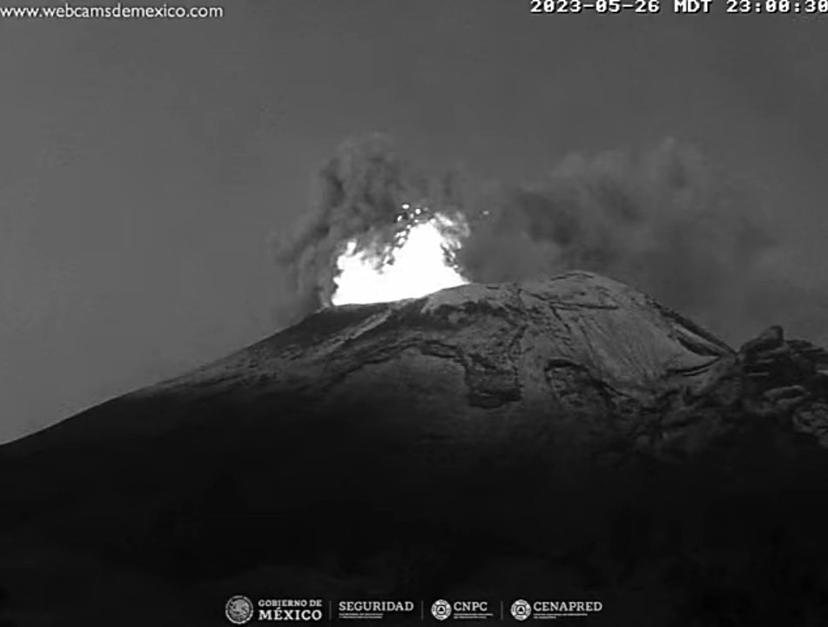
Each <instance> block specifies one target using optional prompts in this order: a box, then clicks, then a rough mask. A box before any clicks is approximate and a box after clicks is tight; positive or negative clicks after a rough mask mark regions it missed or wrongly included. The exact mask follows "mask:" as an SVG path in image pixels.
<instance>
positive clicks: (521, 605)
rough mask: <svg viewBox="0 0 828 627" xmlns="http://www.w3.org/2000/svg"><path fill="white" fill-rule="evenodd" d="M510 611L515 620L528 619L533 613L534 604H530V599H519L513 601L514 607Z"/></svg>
mask: <svg viewBox="0 0 828 627" xmlns="http://www.w3.org/2000/svg"><path fill="white" fill-rule="evenodd" d="M509 611H510V612H511V613H512V618H514V619H515V620H526V619H527V618H529V617H530V616H531V615H532V606H531V605H529V601H526V600H524V599H518V600H517V601H515V602H514V603H512V607H511V608H509Z"/></svg>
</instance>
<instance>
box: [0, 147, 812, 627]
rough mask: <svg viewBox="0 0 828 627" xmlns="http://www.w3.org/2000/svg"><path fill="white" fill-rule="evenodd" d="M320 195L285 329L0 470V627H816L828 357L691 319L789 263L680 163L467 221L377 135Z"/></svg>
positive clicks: (298, 258)
mask: <svg viewBox="0 0 828 627" xmlns="http://www.w3.org/2000/svg"><path fill="white" fill-rule="evenodd" d="M320 180H321V181H322V185H321V187H320V193H319V195H318V198H317V199H316V204H315V211H314V212H311V213H310V214H309V215H308V218H307V220H306V222H305V223H303V224H302V225H300V226H299V227H298V228H297V229H296V231H295V232H293V233H290V234H286V235H282V236H280V237H278V238H277V241H276V258H277V260H279V262H280V263H281V264H282V266H281V267H282V268H283V269H284V272H285V295H286V296H285V302H286V303H287V304H288V306H287V307H286V309H285V311H284V312H283V315H285V316H287V317H292V318H295V319H296V323H295V324H292V325H291V326H289V327H287V328H285V329H283V330H282V331H280V332H278V333H276V334H274V335H273V336H271V337H269V338H266V339H264V340H262V341H261V342H258V343H256V344H254V345H252V346H249V347H247V348H244V349H242V350H240V351H238V352H236V353H234V354H232V355H230V356H228V357H226V358H225V359H222V360H220V361H218V362H215V363H212V364H208V365H206V366H204V367H202V368H200V369H198V370H196V371H193V372H191V373H187V374H184V375H182V376H180V377H178V378H176V379H173V380H170V381H165V382H162V383H160V384H158V385H155V386H151V387H148V388H144V389H141V390H138V391H135V392H133V393H131V394H127V395H125V396H122V397H120V398H117V399H114V400H112V401H109V402H107V403H104V404H102V405H100V406H98V407H94V408H92V409H90V410H88V411H85V412H83V413H81V414H79V415H77V416H75V417H73V418H70V419H68V420H65V421H63V422H62V423H59V424H58V425H55V426H53V427H51V428H49V429H46V430H44V431H41V432H39V433H37V434H34V435H32V436H30V437H27V438H23V439H21V440H18V441H16V442H13V443H11V444H7V445H5V446H3V447H0V503H1V504H2V511H3V513H4V515H3V517H2V519H1V520H0V530H2V534H0V558H2V559H0V589H2V591H3V593H4V597H3V599H2V600H0V604H2V605H0V611H2V612H4V615H3V616H2V619H5V620H6V622H7V623H9V624H18V623H19V624H21V625H26V624H34V623H40V624H61V625H75V624H78V625H80V624H89V623H90V622H92V623H95V622H99V619H100V617H101V616H117V621H116V622H117V623H118V624H119V625H132V624H134V625H142V626H143V625H147V624H158V623H159V618H158V617H159V615H161V616H163V618H164V621H166V622H169V623H170V624H178V623H180V624H199V625H203V624H224V622H223V621H224V619H223V617H222V616H221V609H220V608H221V607H222V606H223V603H224V602H225V601H226V599H228V598H231V597H232V596H233V595H237V594H239V593H240V592H244V593H245V594H249V595H253V597H256V598H275V597H279V598H327V599H352V600H356V599H360V600H365V601H366V602H368V601H371V602H382V601H389V600H400V599H412V598H413V599H422V600H434V599H444V598H446V599H487V598H497V599H503V600H509V602H511V601H512V600H514V599H536V600H549V601H550V602H552V601H554V602H559V603H567V602H568V601H570V600H571V601H578V602H581V601H583V602H585V603H586V602H591V603H594V604H598V605H600V607H601V608H602V609H601V612H600V613H597V614H595V615H593V616H590V617H589V623H590V624H605V625H613V626H615V625H631V624H635V625H639V626H645V625H652V626H664V625H764V624H773V625H778V624H803V625H804V624H812V625H818V624H826V623H828V606H826V605H825V602H824V600H825V599H826V598H828V566H826V565H828V541H827V540H826V537H825V534H824V528H825V525H826V523H828V518H826V515H825V513H824V508H823V507H822V503H823V501H824V498H825V496H826V489H828V485H826V477H828V451H826V448H828V353H826V352H825V351H824V350H823V349H822V348H820V347H818V346H816V345H814V344H812V343H810V342H808V341H805V340H799V339H790V338H788V337H787V336H786V334H785V331H784V330H783V329H782V328H781V327H770V328H769V329H767V330H766V331H765V332H763V333H761V334H759V335H758V337H756V338H755V339H753V340H751V341H748V342H747V343H744V344H742V345H741V347H740V348H738V349H734V348H732V347H731V346H730V345H729V344H728V343H727V342H725V341H723V340H722V339H719V337H718V336H717V335H716V334H714V333H712V332H710V331H708V330H707V329H706V326H702V325H701V324H699V323H697V322H695V321H693V320H691V319H690V318H687V317H685V315H684V312H683V311H682V313H678V312H677V310H676V309H675V308H674V307H675V306H676V301H682V299H689V300H687V301H686V302H690V303H691V304H693V307H690V308H691V309H693V308H700V307H701V311H702V313H704V314H705V315H712V314H716V313H722V314H727V315H723V317H722V318H720V319H724V320H727V319H728V316H731V315H732V316H736V314H737V313H738V311H739V307H742V306H745V303H749V302H753V301H754V299H755V298H756V297H757V296H758V295H759V294H764V293H773V291H772V290H771V289H770V288H767V285H765V284H764V283H762V282H761V281H760V275H762V273H760V272H758V270H759V269H762V268H765V267H766V266H765V265H764V264H765V262H766V259H767V255H768V254H769V253H770V251H772V250H773V247H774V245H775V244H774V242H773V241H772V238H769V237H767V235H766V231H765V230H763V228H761V226H759V225H758V223H756V222H755V221H753V220H752V219H749V218H748V217H746V216H745V215H744V214H742V213H740V212H739V211H738V210H728V212H727V213H724V214H722V216H720V219H718V220H717V221H716V222H715V223H714V222H711V221H710V220H706V218H707V217H709V216H711V215H713V214H712V213H711V212H714V210H717V209H720V208H722V207H737V208H738V207H739V205H738V203H735V204H734V203H726V202H725V201H726V200H727V199H728V198H731V199H732V197H731V196H730V195H729V194H728V193H726V192H725V191H723V190H722V189H721V187H720V186H719V185H718V184H716V183H715V182H713V181H712V180H711V179H710V178H709V177H708V174H707V170H706V169H705V167H704V165H703V164H702V163H700V162H699V161H698V160H696V159H695V157H693V156H692V154H691V153H687V152H685V151H683V149H679V148H677V147H676V146H675V145H674V144H666V145H665V146H663V147H661V148H659V149H658V150H656V151H655V152H654V153H653V154H652V155H649V156H646V157H644V158H643V159H640V160H636V159H632V158H629V157H627V156H624V155H619V154H614V155H604V156H602V157H600V158H597V159H596V160H595V161H578V160H570V161H568V162H567V163H565V164H564V165H562V166H561V168H560V169H559V170H558V171H556V173H555V175H554V177H553V181H552V182H551V183H549V184H548V185H547V186H546V187H543V188H539V189H535V190H525V189H517V190H515V189H507V190H503V189H501V190H499V191H497V192H496V193H495V194H494V196H492V197H488V198H480V201H481V202H480V204H479V205H475V204H474V203H470V198H469V196H464V195H463V194H461V193H459V191H458V190H459V187H458V186H457V185H456V184H455V183H453V182H452V181H451V180H450V179H447V178H443V179H438V180H436V182H435V179H433V178H428V177H420V176H419V175H413V174H411V173H410V172H409V171H408V170H407V169H406V168H405V167H404V166H403V165H402V163H401V162H400V161H399V160H397V159H396V158H395V157H393V156H392V155H391V153H389V151H388V148H387V145H386V144H385V143H384V140H380V139H377V138H372V139H371V140H369V141H368V142H367V143H366V142H358V143H350V144H347V145H346V146H345V147H343V149H342V150H341V151H340V152H339V153H338V154H337V155H336V156H335V158H334V159H333V160H332V161H331V162H330V163H329V164H328V165H327V166H326V167H325V168H324V169H323V172H322V175H321V178H320ZM734 202H735V201H734ZM471 206H476V208H475V209H474V211H472V210H471V209H470V208H469V207H471ZM656 206H658V207H661V208H662V210H661V211H656V210H655V207H656ZM723 211H724V210H723ZM688 216H689V217H688ZM691 218H692V219H691ZM679 235H681V236H682V237H683V238H685V239H682V238H681V237H679ZM701 241H705V242H706V253H705V254H702V252H703V251H704V250H705V248H704V247H702V246H701V245H700V242H701ZM711 242H716V243H717V246H718V245H719V244H721V245H722V248H721V249H720V248H717V247H716V246H712V245H711ZM622 244H623V246H622ZM681 255H684V257H683V259H684V260H685V262H686V263H687V264H689V265H690V266H692V270H693V271H692V272H689V271H688V273H687V275H688V276H690V275H693V276H699V275H698V274H697V273H698V272H701V271H704V272H707V274H705V273H704V272H702V274H701V275H700V276H703V277H704V281H698V280H697V281H690V280H689V279H688V280H687V281H685V282H684V283H682V282H681V281H680V279H681V277H682V276H684V275H683V274H682V270H681V268H680V267H679V265H678V257H677V256H681ZM570 265H582V266H583V267H585V268H587V270H596V269H603V270H608V269H611V270H613V272H612V273H611V274H614V275H625V276H623V277H622V278H627V279H628V282H621V281H619V280H616V279H617V278H618V277H617V276H614V278H608V277H606V276H604V275H603V274H602V273H597V272H591V271H584V270H577V271H573V270H570V269H569V266H570ZM394 272H397V273H398V274H396V275H394V274H393V273H394ZM740 273H743V276H744V277H745V279H744V285H743V286H742V287H741V288H740V287H739V286H738V285H735V284H734V286H733V290H731V292H733V291H738V290H740V289H741V290H742V291H741V292H739V293H738V298H734V297H733V294H732V293H727V290H724V289H723V286H724V285H725V284H726V282H727V281H732V280H733V277H735V276H737V275H740ZM667 275H670V276H672V278H673V280H674V281H678V285H674V284H673V283H670V282H668V281H665V277H666V276H667ZM388 276H393V279H392V280H391V284H392V285H394V286H397V287H399V288H401V290H402V291H400V292H399V293H394V294H389V293H387V292H385V291H383V290H384V288H383V287H382V281H384V280H387V279H386V277H388ZM514 276H517V277H518V278H519V280H512V277H514ZM740 276H741V275H740ZM762 276H763V275H762ZM355 277H356V278H355ZM481 277H493V278H494V280H481ZM628 283H633V284H635V285H630V284H628ZM642 285H643V286H650V288H651V289H644V290H642V289H640V288H641V286H642ZM443 287H444V288H445V289H439V288H443ZM774 289H775V288H774ZM435 290H436V291H435ZM763 290H765V291H763ZM701 295H704V296H707V297H709V298H708V300H707V301H705V300H704V299H703V298H701V299H700V298H699V297H700V296H701ZM659 296H661V297H664V298H666V300H669V301H670V302H662V298H657V297H659ZM364 301H369V302H364ZM700 303H702V304H704V305H705V306H704V307H703V306H702V304H700ZM757 315H758V314H757ZM734 319H735V318H734ZM44 579H45V580H47V581H49V582H52V583H53V584H54V585H53V586H52V589H51V592H50V593H49V595H48V596H44V595H43V594H42V590H43V581H44ZM90 589H94V590H95V595H94V596H93V597H91V596H90V595H89V594H88V591H89V590H90ZM148 600H149V601H151V602H148ZM205 600H206V601H207V602H205ZM429 602H430V601H429ZM125 607H128V608H129V611H128V612H126V611H124V608H125ZM217 608H218V609H217ZM159 612H160V613H161V614H159ZM413 620H414V622H417V623H419V622H420V619H419V616H416V617H414V619H413Z"/></svg>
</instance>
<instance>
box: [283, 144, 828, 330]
mask: <svg viewBox="0 0 828 627" xmlns="http://www.w3.org/2000/svg"><path fill="white" fill-rule="evenodd" d="M734 180H735V177H728V176H727V175H726V174H725V173H723V172H721V171H717V170H716V168H715V167H713V166H712V165H711V164H710V163H708V161H707V160H706V159H705V158H704V157H703V156H702V154H701V153H700V152H699V151H697V150H695V149H694V148H692V147H690V146H686V145H683V144H682V143H680V142H677V141H675V140H673V139H667V140H664V141H663V142H661V143H660V144H659V145H656V146H654V147H652V148H650V149H648V150H643V151H639V152H633V151H626V150H615V151H606V152H603V153H599V154H597V155H592V156H584V155H577V154H572V155H569V156H567V157H566V158H564V159H563V160H562V161H561V162H560V163H559V164H558V165H557V166H556V167H554V168H553V169H552V170H551V171H550V172H549V173H548V174H547V176H546V177H544V179H543V180H541V181H539V182H537V183H536V184H534V185H519V186H517V185H508V184H502V183H488V184H487V185H485V186H483V185H477V186H473V187H471V188H470V187H469V184H468V181H467V180H465V179H461V178H459V177H457V176H455V175H453V174H444V175H433V174H428V173H424V171H422V170H417V169H415V168H414V167H413V166H411V165H410V164H408V163H406V162H405V161H404V160H403V159H402V158H401V157H400V156H399V155H398V153H397V152H396V151H395V149H394V146H393V142H392V141H391V140H390V139H388V138H387V137H384V136H381V135H371V136H368V137H364V138H358V139H353V140H350V141H348V142H346V143H345V144H343V145H342V146H341V147H340V148H339V149H338V150H337V152H336V154H335V155H334V157H333V158H332V159H331V160H330V161H329V162H328V163H327V164H326V165H325V167H323V168H322V170H321V171H320V175H319V189H318V193H317V197H316V199H315V200H314V202H313V204H312V208H311V211H310V213H309V214H307V217H306V219H305V221H304V222H303V223H302V224H300V225H299V226H298V228H297V229H296V230H295V231H294V232H293V233H291V234H289V235H288V236H286V237H282V238H280V239H278V240H277V242H276V258H277V262H278V263H279V265H280V267H281V268H282V271H283V273H284V277H285V280H286V290H287V292H286V293H287V297H286V301H285V302H286V303H287V305H288V310H289V316H290V317H291V318H292V319H293V320H295V319H296V318H298V317H301V316H304V315H306V314H307V313H310V312H311V311H313V310H315V309H317V308H318V307H319V306H323V305H326V304H329V302H330V295H331V293H332V291H333V290H334V288H335V284H334V279H335V275H336V272H337V270H336V258H337V256H338V255H339V254H340V253H341V252H342V251H343V250H344V247H345V245H346V243H347V242H348V241H349V240H352V239H355V240H356V241H357V247H358V250H361V251H363V252H365V253H366V254H367V255H369V257H371V258H372V259H377V260H381V259H383V258H387V257H383V255H387V254H388V251H389V250H393V245H394V243H395V241H397V239H395V238H397V237H398V235H399V231H400V228H401V227H400V223H399V214H400V206H401V204H402V203H405V202H409V203H410V202H412V201H414V200H419V201H421V202H422V203H423V204H424V205H427V206H429V207H430V208H431V209H432V210H434V211H439V212H441V213H443V214H447V215H453V214H454V215H456V214H460V215H462V216H463V219H464V221H465V222H466V223H467V224H468V227H469V229H468V233H467V234H466V236H465V237H464V238H463V241H462V246H461V248H460V249H459V250H457V251H453V253H452V255H451V259H452V262H453V263H454V265H455V266H456V268H457V270H458V271H459V272H460V273H461V274H463V276H465V277H467V278H468V279H469V280H471V281H475V282H500V281H519V280H526V279H532V278H539V277H545V276H550V275H555V274H559V273H561V272H565V271H567V270H572V269H582V270H591V271H594V272H598V273H601V274H604V275H607V276H610V277H612V278H615V279H618V280H621V281H623V282H625V283H628V284H630V285H633V286H635V287H637V288H639V289H641V290H643V291H645V292H647V293H649V294H651V295H652V296H653V297H655V298H657V299H658V300H660V301H661V302H663V303H664V304H666V305H668V306H670V307H672V308H675V309H676V310H678V311H681V312H682V313H683V314H685V315H688V316H691V317H694V318H695V319H696V320H698V321H699V322H701V323H702V324H704V325H706V326H708V327H709V328H710V329H711V330H713V331H714V332H716V333H719V334H720V335H721V336H723V337H724V338H725V339H727V340H730V341H740V340H741V339H743V338H744V337H746V336H747V335H748V334H749V333H751V332H755V331H757V330H759V329H761V328H763V327H764V326H767V325H768V324H771V323H774V322H780V323H782V324H793V325H794V327H795V330H797V331H799V332H805V333H808V334H810V335H811V336H814V335H819V334H821V333H823V332H824V329H823V328H822V313H823V311H824V309H823V307H824V306H825V305H826V304H828V298H826V294H828V292H826V290H825V289H824V288H822V287H821V286H817V285H801V284H798V283H797V281H796V272H795V264H794V263H793V262H792V258H793V255H792V254H791V248H792V246H791V245H790V244H789V243H787V242H783V241H780V240H778V238H777V237H776V236H775V235H774V233H775V229H774V224H773V221H772V218H771V214H770V208H768V207H764V206H763V204H762V201H761V199H760V197H759V195H758V194H757V193H756V192H755V191H754V190H752V189H750V188H749V187H748V186H746V185H745V184H743V183H739V184H737V183H735V182H734ZM379 262H380V261H378V263H379ZM805 300H807V302H808V305H807V307H806V306H804V305H803V303H804V301H805Z"/></svg>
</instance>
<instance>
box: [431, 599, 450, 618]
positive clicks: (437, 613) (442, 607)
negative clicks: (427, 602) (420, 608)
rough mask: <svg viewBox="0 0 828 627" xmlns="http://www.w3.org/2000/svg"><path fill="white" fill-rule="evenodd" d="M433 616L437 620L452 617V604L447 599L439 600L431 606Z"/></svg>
mask: <svg viewBox="0 0 828 627" xmlns="http://www.w3.org/2000/svg"><path fill="white" fill-rule="evenodd" d="M431 615H432V616H433V617H434V618H436V619H437V620H446V619H447V618H448V617H449V616H451V603H449V602H448V601H446V600H445V599H437V600H436V601H435V602H434V603H432V604H431Z"/></svg>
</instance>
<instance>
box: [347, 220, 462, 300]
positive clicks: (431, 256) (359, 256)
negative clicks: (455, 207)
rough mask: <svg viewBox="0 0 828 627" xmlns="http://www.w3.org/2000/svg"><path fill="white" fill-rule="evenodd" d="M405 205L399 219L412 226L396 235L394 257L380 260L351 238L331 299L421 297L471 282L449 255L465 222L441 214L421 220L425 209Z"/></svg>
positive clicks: (456, 245)
mask: <svg viewBox="0 0 828 627" xmlns="http://www.w3.org/2000/svg"><path fill="white" fill-rule="evenodd" d="M402 208H403V210H404V213H402V214H400V217H398V219H397V221H398V222H400V221H404V220H405V221H410V226H408V227H406V228H405V229H403V230H402V231H401V233H400V237H398V238H397V243H396V244H395V245H394V248H393V250H392V255H393V259H391V260H389V261H386V262H383V261H382V260H377V258H375V257H371V256H370V255H366V254H365V253H364V252H363V251H357V244H356V242H355V241H350V242H348V244H347V246H346V249H345V251H344V252H343V253H342V254H341V255H340V256H339V258H338V259H337V263H336V265H337V268H338V269H339V276H337V278H336V279H335V281H336V291H335V292H334V294H333V296H332V298H331V301H332V303H333V304H334V305H344V304H346V303H378V302H385V301H392V300H401V299H403V298H418V297H420V296H425V295H426V294H431V293H432V292H436V291H438V290H441V289H444V288H447V287H454V286H456V285H463V284H465V283H468V281H467V280H466V279H465V278H464V277H463V276H462V275H461V274H460V273H458V272H457V270H455V269H454V268H453V267H452V266H451V264H450V263H449V261H448V258H447V253H449V254H450V252H451V251H452V250H456V249H457V248H458V247H459V245H460V242H459V239H458V237H459V235H462V234H463V233H464V232H465V230H466V225H465V224H461V223H458V222H456V221H453V220H451V219H450V218H448V217H446V216H444V215H441V214H439V213H435V214H433V215H432V217H430V218H429V219H427V220H422V219H421V218H420V216H422V215H425V214H424V210H423V209H421V208H419V207H418V208H415V209H413V210H412V211H410V212H409V209H410V207H409V205H403V206H402ZM412 217H413V218H415V219H414V220H413V221H412ZM417 218H420V219H417Z"/></svg>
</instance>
